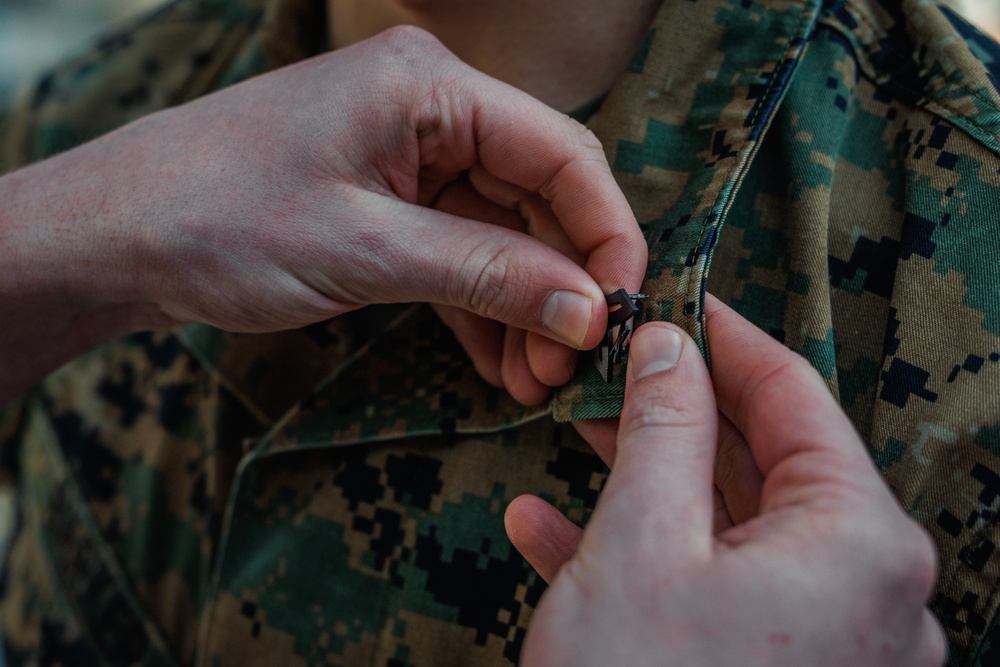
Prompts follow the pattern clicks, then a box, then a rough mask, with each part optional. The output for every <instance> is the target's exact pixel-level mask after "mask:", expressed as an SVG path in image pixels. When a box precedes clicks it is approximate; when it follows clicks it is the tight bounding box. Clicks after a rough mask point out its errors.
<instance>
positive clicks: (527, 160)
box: [418, 65, 647, 293]
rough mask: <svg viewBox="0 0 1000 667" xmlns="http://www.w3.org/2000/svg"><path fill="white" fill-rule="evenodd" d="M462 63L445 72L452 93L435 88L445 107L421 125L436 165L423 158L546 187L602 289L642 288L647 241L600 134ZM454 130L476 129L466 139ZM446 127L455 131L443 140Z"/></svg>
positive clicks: (533, 189)
mask: <svg viewBox="0 0 1000 667" xmlns="http://www.w3.org/2000/svg"><path fill="white" fill-rule="evenodd" d="M458 66H459V67H463V68H464V71H463V72H462V73H461V76H458V73H456V72H443V73H441V75H442V79H441V81H440V89H441V90H443V91H448V90H449V89H451V90H452V91H453V92H454V93H455V94H448V93H447V92H445V93H444V94H442V95H439V96H438V105H439V106H440V105H446V108H445V109H440V108H439V109H437V110H436V111H435V112H432V113H429V114H427V119H426V122H427V125H428V127H424V128H419V127H418V130H419V133H420V135H421V142H422V143H426V144H428V145H429V146H431V147H433V150H428V151H424V150H422V151H421V154H422V155H433V162H434V165H422V166H433V167H439V168H443V169H445V170H446V171H448V170H451V168H453V167H455V166H463V168H468V167H469V166H472V165H473V164H475V163H476V162H478V163H479V164H481V165H482V167H483V168H484V170H485V171H486V172H488V173H489V174H490V175H492V176H494V177H496V178H497V179H499V180H501V181H503V182H506V183H509V184H511V185H513V186H516V187H517V188H522V189H523V190H526V191H528V192H530V193H537V194H539V195H541V196H542V197H543V198H545V199H546V200H548V201H549V202H550V203H551V206H552V210H553V212H554V213H555V215H556V217H557V218H558V219H559V221H560V223H561V224H562V226H563V228H564V229H565V230H566V234H567V236H568V237H569V239H570V240H571V241H572V243H573V245H574V246H575V247H576V248H577V249H578V250H579V251H580V252H581V253H583V254H584V255H585V256H586V257H587V262H586V264H585V266H584V268H585V269H587V272H588V273H590V275H591V276H593V277H594V279H595V281H596V282H597V283H598V285H600V287H601V288H602V289H603V290H604V292H605V293H609V292H612V291H614V290H617V289H620V288H623V287H624V288H625V289H628V290H630V291H635V290H638V288H639V285H640V284H641V283H642V278H643V275H644V273H645V268H646V254H647V251H646V243H645V240H644V239H643V237H642V233H641V232H640V231H639V227H638V224H637V223H636V220H635V216H634V214H633V213H632V209H631V207H630V206H629V204H628V202H627V201H626V199H625V196H624V195H623V194H622V192H621V189H620V188H619V187H618V184H617V183H616V182H615V179H614V176H613V175H612V174H611V169H610V168H609V167H608V162H607V158H606V156H605V155H604V150H603V148H602V146H601V143H600V141H599V140H598V139H597V137H596V136H594V134H593V133H592V132H591V131H590V130H588V129H587V128H586V127H584V126H583V125H581V124H580V123H577V122H576V121H574V120H572V119H571V118H569V117H567V116H565V115H563V114H561V113H559V112H558V111H555V110H554V109H551V108H549V107H547V106H545V105H544V104H542V103H541V102H539V101H538V100H536V99H535V98H533V97H531V96H530V95H528V94H527V93H524V92H522V91H520V90H517V89H516V88H514V87H512V86H509V85H507V84H505V83H502V82H500V81H497V80H495V79H492V78H490V77H488V76H486V75H484V74H482V73H480V72H477V71H475V70H473V69H472V68H468V67H467V66H463V65H458ZM443 77H448V78H447V79H444V78H443ZM456 82H460V86H459V84H458V83H456ZM463 117H464V119H465V121H464V122H463ZM445 121H447V122H445ZM420 124H421V123H419V122H418V125H420ZM456 131H457V132H458V133H462V132H464V131H470V133H471V136H467V139H466V140H464V141H463V140H461V139H460V138H459V137H456V136H454V134H453V133H455V132H456ZM446 134H452V136H451V137H450V138H449V140H448V141H441V138H442V136H444V135H446ZM470 149H471V150H473V151H475V154H474V155H469V154H468V153H466V151H467V150H470Z"/></svg>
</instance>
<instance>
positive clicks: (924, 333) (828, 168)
mask: <svg viewBox="0 0 1000 667" xmlns="http://www.w3.org/2000/svg"><path fill="white" fill-rule="evenodd" d="M314 10H315V7H314V6H312V5H311V4H310V3H309V2H306V1H305V0H268V1H265V0H230V1H228V2H225V1H222V0H216V1H213V2H203V1H202V2H196V1H195V0H179V1H177V2H174V3H172V4H171V5H169V6H168V7H167V8H166V9H164V10H162V11H161V12H159V13H157V14H156V15H155V16H153V17H151V18H150V19H148V20H147V21H144V22H142V23H140V24H138V25H137V26H135V27H134V28H133V29H131V30H129V31H128V32H127V34H126V35H124V36H122V37H120V38H118V39H113V40H109V41H108V42H107V43H106V44H105V45H104V46H103V47H102V48H100V49H97V50H95V51H94V52H92V53H88V54H84V55H82V56H80V57H79V58H78V59H75V60H73V61H71V62H68V63H66V64H65V65H63V66H61V67H60V68H58V69H57V70H55V71H54V72H53V73H52V75H51V76H49V77H47V78H46V79H45V80H44V81H42V82H41V83H40V84H39V85H38V86H37V87H36V88H35V89H34V90H32V91H28V92H27V93H26V95H25V96H23V97H22V98H21V101H20V102H19V104H18V106H16V107H15V108H14V109H13V110H12V112H11V113H10V114H9V115H8V116H6V117H5V118H6V119H5V121H4V122H5V123H6V124H5V125H4V127H3V130H2V132H0V170H4V169H12V168H15V167H17V166H18V165H21V164H25V163H27V162H31V161H33V160H37V159H40V158H42V157H45V156H47V155H49V154H52V153H54V152H58V151H59V150H62V149H65V148H68V147H70V146H72V145H75V144H76V143H79V142H81V141H85V140H86V139H88V138H90V137H93V136H96V135H98V134H100V133H102V132H106V131H108V130H110V129H112V128H114V127H116V126H119V125H121V124H123V123H126V122H129V121H130V120H133V119H135V118H138V117H140V116H142V115H144V114H146V113H149V112H151V111H154V110H156V109H158V108H162V107H164V106H169V105H171V104H176V103H179V102H182V101H184V100H186V99H190V98H192V97H194V96H197V95H201V94H204V93H207V92H210V91H211V90H213V89H216V88H218V87H220V86H223V85H227V84H229V83H233V82H236V81H239V80H242V79H244V78H247V77H249V76H253V75H254V74H256V73H259V72H261V71H263V70H266V69H271V68H274V67H278V66H281V65H283V64H286V63H289V62H291V61H294V60H296V59H299V58H302V57H305V56H306V55H308V54H309V53H310V51H311V50H312V49H314V48H315V46H305V45H307V44H312V45H315V44H316V43H317V42H316V38H315V34H314V30H315V26H316V25H318V24H319V23H318V20H317V14H315V11H314ZM310 29H312V30H313V32H310ZM310 35H312V37H310ZM983 40H985V38H983V37H982V36H981V35H978V34H977V33H976V32H975V31H974V30H972V29H971V28H968V26H965V25H964V24H962V23H961V22H960V21H959V20H958V19H957V18H955V17H954V16H953V15H951V14H949V13H947V12H942V11H941V10H939V9H938V8H937V7H936V6H934V5H932V4H930V3H928V2H925V1H923V0H905V1H903V2H895V1H891V0H880V1H877V2H876V1H875V0H872V1H871V2H869V1H868V0H847V1H842V0H829V1H827V2H823V3H822V4H820V3H819V2H816V1H813V0H766V1H754V2H738V1H736V0H699V1H698V2H687V1H676V2H674V1H671V0H668V1H667V2H665V3H664V5H663V7H662V9H661V11H660V12H659V14H658V16H657V17H656V19H655V20H654V22H653V24H652V25H651V26H650V30H649V32H648V34H647V36H646V38H645V40H644V41H643V43H642V45H641V47H640V49H639V51H638V52H637V53H636V55H635V57H634V58H633V59H632V61H631V62H630V64H629V66H628V67H627V69H626V71H625V72H623V73H622V76H621V78H620V80H619V81H618V83H617V84H616V85H615V87H614V88H613V90H612V91H611V92H610V93H609V94H608V96H607V98H606V99H604V100H603V101H602V102H601V103H600V105H599V109H598V110H597V111H596V113H594V114H593V116H592V117H590V118H589V120H588V125H589V126H590V127H591V128H592V129H593V130H594V132H595V134H596V135H597V136H598V138H600V139H601V141H602V143H603V145H604V146H605V149H606V151H607V154H608V160H609V163H610V164H611V165H612V167H613V170H614V173H615V175H616V178H617V179H618V182H619V184H620V185H621V187H622V189H623V192H625V194H626V197H627V198H628V200H629V202H630V204H631V205H632V207H633V209H634V211H635V213H636V217H637V219H638V220H639V222H640V224H641V225H642V229H643V231H644V233H645V235H646V238H647V241H648V243H649V248H650V264H649V271H648V274H647V278H646V281H645V284H644V286H643V291H645V292H647V293H648V294H650V295H651V297H650V299H649V300H648V301H647V302H646V305H645V308H644V311H643V315H642V318H643V319H644V320H647V321H648V320H654V319H663V320H671V321H674V322H677V323H678V324H680V325H682V326H684V327H685V328H686V329H687V330H688V331H689V332H690V333H691V334H692V335H693V336H694V337H695V338H696V340H698V341H699V344H700V345H702V348H703V349H707V348H706V342H707V341H708V340H709V339H710V337H711V335H712V333H711V330H710V329H709V330H707V331H706V330H705V327H704V319H703V297H704V293H705V290H706V289H708V290H710V291H711V292H713V293H714V294H716V295H718V296H719V297H720V298H722V299H723V300H724V301H726V302H727V303H729V304H730V305H731V306H733V307H734V308H736V309H737V310H739V311H740V312H741V313H743V314H744V315H745V316H746V317H748V318H749V319H751V320H752V321H753V322H754V323H756V324H757V325H758V326H760V327H762V328H763V329H765V330H766V331H768V332H769V333H770V334H771V335H772V336H774V337H775V338H777V339H779V340H781V341H782V342H784V344H786V345H788V346H789V347H790V348H792V349H794V350H796V351H797V352H799V353H801V354H802V355H803V356H805V357H806V358H807V359H808V360H809V361H810V362H811V363H812V364H813V365H814V366H815V367H816V368H817V369H818V370H819V371H820V373H821V374H822V375H823V377H824V378H825V379H826V381H827V383H828V386H829V387H830V390H831V392H833V394H834V395H835V396H837V397H838V398H839V400H840V402H841V405H842V406H843V407H844V409H845V410H846V411H847V413H848V414H849V416H850V417H851V419H852V421H853V422H854V424H855V426H856V427H857V429H858V431H859V432H860V434H861V435H862V437H863V438H864V440H865V442H866V443H867V444H868V446H869V448H870V450H871V453H872V457H873V460H874V462H875V464H876V465H877V466H878V467H879V469H880V470H881V471H882V473H883V475H884V476H885V477H886V479H887V481H888V482H889V484H890V485H891V487H892V488H893V491H894V492H895V493H896V495H897V497H898V498H899V500H900V502H901V504H902V506H903V507H905V508H906V509H907V510H908V511H909V512H910V513H911V515H912V516H913V517H914V518H915V519H916V520H917V521H919V522H920V523H921V524H922V525H924V526H925V527H926V528H927V530H928V531H929V532H930V534H931V536H932V537H933V539H934V541H935V544H936V545H937V548H938V555H939V560H940V563H941V575H940V578H939V583H938V586H937V590H936V592H935V595H934V598H933V599H932V600H931V602H930V604H931V607H932V609H933V610H934V612H935V613H936V614H937V615H938V617H939V618H940V619H941V621H942V624H943V625H944V627H945V629H946V631H947V633H948V639H949V641H950V644H951V658H950V659H951V664H954V665H988V664H996V663H997V662H998V661H1000V653H998V652H997V651H1000V649H995V648H994V645H1000V639H998V637H1000V634H998V631H997V629H996V628H997V627H998V624H997V620H996V615H997V612H998V606H1000V594H998V593H1000V591H998V589H997V582H998V581H1000V562H998V557H997V556H996V555H995V553H994V551H995V545H996V544H997V542H998V539H1000V535H998V534H997V532H998V528H997V521H996V520H995V519H996V504H997V502H1000V458H998V457H1000V452H998V448H997V437H996V434H997V432H998V431H1000V398H998V397H1000V330H998V327H1000V324H998V323H1000V299H997V298H995V285H996V284H997V278H998V277H1000V275H998V274H1000V270H998V268H997V267H1000V261H998V260H1000V241H998V239H1000V234H998V233H997V231H998V229H997V227H998V221H997V218H996V216H995V215H994V212H995V211H996V210H997V207H998V205H1000V173H998V170H1000V158H998V155H997V150H998V148H1000V143H998V139H997V137H998V136H1000V132H998V128H1000V103H998V102H1000V93H998V91H997V81H998V80H1000V76H998V71H997V63H1000V57H997V56H996V54H997V53H1000V49H997V48H996V46H995V45H992V43H991V42H988V40H987V41H983ZM296 45H300V46H301V48H295V47H296ZM991 48H993V49H996V50H995V51H992V50H990V49H991ZM150 62H152V63H153V64H154V65H155V66H151V65H150V64H149V63H150ZM142 91H144V94H140V92H142ZM397 315H398V317H396V315H393V317H396V319H394V320H393V321H392V322H389V320H390V319H391V317H390V316H388V315H385V314H381V315H378V316H375V317H373V318H367V319H366V318H365V316H364V315H358V316H353V317H346V318H342V319H339V320H335V321H332V322H329V323H323V324H320V325H315V326H313V327H309V328H306V329H303V330H299V331H293V332H283V333H279V334H270V335H264V336H241V335H233V334H227V333H224V332H220V331H217V330H214V329H211V328H209V327H204V326H192V327H187V328H185V329H182V330H178V331H174V332H164V333H157V334H143V335H138V336H133V337H130V338H128V339H125V340H123V341H119V342H117V343H114V344H111V345H107V346H104V347H102V348H100V349H98V350H95V351H93V352H91V353H90V354H88V355H85V356H84V357H82V358H81V359H79V360H77V361H75V362H74V363H72V364H70V365H68V366H67V367H65V368H64V369H62V370H60V371H59V372H57V373H56V374H54V375H53V376H52V377H50V378H49V379H48V380H46V381H45V383H43V385H42V386H41V387H40V388H39V389H38V390H37V391H35V392H33V393H31V394H28V395H25V396H24V397H22V398H21V399H20V400H19V401H18V402H16V403H15V404H13V405H12V406H10V407H9V408H8V409H7V411H6V413H5V414H4V417H3V418H0V443H2V444H3V447H2V452H3V453H4V459H5V460H6V459H13V460H16V462H17V465H16V466H14V468H15V470H14V472H16V474H17V483H18V493H19V497H20V501H21V504H22V510H23V517H24V520H23V521H22V523H21V526H20V529H19V532H18V534H17V536H16V540H15V543H14V546H13V549H12V552H11V555H10V564H9V567H8V570H7V573H6V582H5V587H4V589H3V597H2V601H0V625H2V628H3V632H4V635H5V642H6V645H7V649H8V652H9V653H10V654H11V657H12V659H13V660H12V661H13V662H17V663H24V664H41V663H42V662H45V661H46V660H48V658H49V657H51V656H52V655H62V656H68V657H67V658H65V661H66V662H75V663H77V664H91V663H94V664H96V662H97V661H99V660H104V661H107V662H113V663H116V664H117V663H122V664H125V663H134V662H149V661H155V660H161V661H163V662H167V663H169V662H171V661H175V662H177V663H179V664H192V663H195V664H199V665H220V666H222V665H228V664H234V665H248V664H308V665H324V664H352V665H353V664H386V665H459V664H477V665H492V664H510V663H512V662H515V661H516V658H517V655H518V652H519V650H520V645H521V642H522V640H523V637H524V632H525V629H526V628H527V626H528V623H529V621H530V618H531V612H532V610H533V609H534V607H535V605H536V604H537V602H538V599H539V596H540V595H541V593H542V592H543V590H544V584H543V583H542V582H541V580H540V579H539V578H538V577H537V575H536V574H535V573H534V572H533V571H532V570H531V568H530V567H528V566H527V565H526V564H525V563H524V561H523V559H521V558H520V556H519V555H518V554H517V552H516V551H515V550H514V549H513V548H512V547H511V546H510V545H509V543H508V542H507V541H506V539H505V537H504V533H503V523H502V517H503V511H504V509H505V507H506V504H507V503H508V502H509V501H510V500H511V499H513V498H514V497H516V496H517V495H519V494H521V493H535V494H538V495H541V496H542V497H544V498H546V499H547V500H550V501H551V502H553V503H554V504H555V505H556V506H557V507H558V508H559V509H560V510H561V511H563V512H565V513H566V514H567V515H568V516H569V517H570V518H571V519H572V520H574V521H577V522H579V523H581V524H582V523H585V521H586V519H587V517H588V516H589V513H590V512H591V511H592V509H593V507H594V504H595V502H596V500H597V497H598V494H599V491H600V488H601V486H602V484H603V481H604V478H605V475H606V473H607V471H606V469H605V468H604V466H603V464H602V463H601V462H600V460H599V459H598V458H597V457H596V456H595V455H594V454H593V453H592V452H590V451H589V448H588V447H587V445H586V443H584V442H582V441H581V440H580V439H579V437H578V436H577V435H576V434H575V431H574V430H573V429H572V427H571V426H570V425H568V424H566V423H564V422H566V421H568V420H571V419H581V418H589V417H599V416H611V415H615V414H617V413H618V411H619V410H620V405H621V395H622V393H621V392H622V377H623V374H622V369H621V368H619V369H618V370H617V372H616V375H615V378H614V381H613V382H612V383H611V384H606V383H604V382H603V380H601V378H599V377H598V374H597V373H596V371H594V370H592V364H591V363H590V361H589V360H587V359H583V360H582V361H581V366H580V371H579V373H578V375H577V378H576V379H575V380H574V381H573V382H572V383H570V384H569V385H567V386H566V387H564V388H562V389H560V390H559V391H558V392H557V394H556V395H555V396H554V397H553V400H552V401H551V403H550V404H549V405H545V406H541V407H538V408H524V407H523V406H519V405H518V404H516V403H515V402H514V401H513V400H512V399H510V397H509V396H507V395H506V394H505V393H503V392H502V391H499V390H496V389H494V388H492V387H490V386H488V385H487V384H485V383H484V382H482V381H481V380H479V379H478V378H477V377H476V375H475V372H474V370H473V369H472V366H471V364H470V362H469V361H468V359H467V358H466V357H465V355H464V353H463V352H462V350H461V348H460V346H459V345H458V344H457V343H456V341H455V340H454V338H453V337H452V336H451V335H450V333H449V332H448V331H447V330H446V329H445V328H444V327H443V325H441V324H440V322H438V321H437V320H436V318H435V317H434V316H433V314H432V313H431V312H430V311H429V310H428V309H427V308H425V307H420V306H417V307H414V308H412V309H409V310H407V311H406V312H403V313H398V314H397ZM372 320H374V324H375V326H374V327H372V326H371V325H372V324H373V322H372ZM387 323H388V326H384V325H386V324H387ZM52 457H55V459H52ZM665 511H669V508H665ZM60 526H63V527H65V526H79V529H78V530H79V531H83V532H81V535H82V534H83V533H85V537H86V538H88V539H89V542H85V544H89V545H91V546H89V547H87V548H80V549H79V553H74V554H70V553H68V552H69V551H71V549H72V546H70V545H72V544H74V542H73V541H72V540H82V539H84V537H80V536H79V535H77V534H75V533H66V532H65V531H64V533H60V532H59V531H60V528H59V527H60ZM108 577H111V579H110V580H109V579H108ZM96 591H107V592H106V593H105V594H102V595H98V594H96ZM137 636H140V637H141V641H132V642H128V641H125V640H126V638H129V637H132V638H134V637H137ZM136 647H140V648H141V649H142V652H141V653H140V652H138V649H137V648H136ZM129 651H132V652H131V653H130V652H129ZM137 656H138V657H137Z"/></svg>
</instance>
